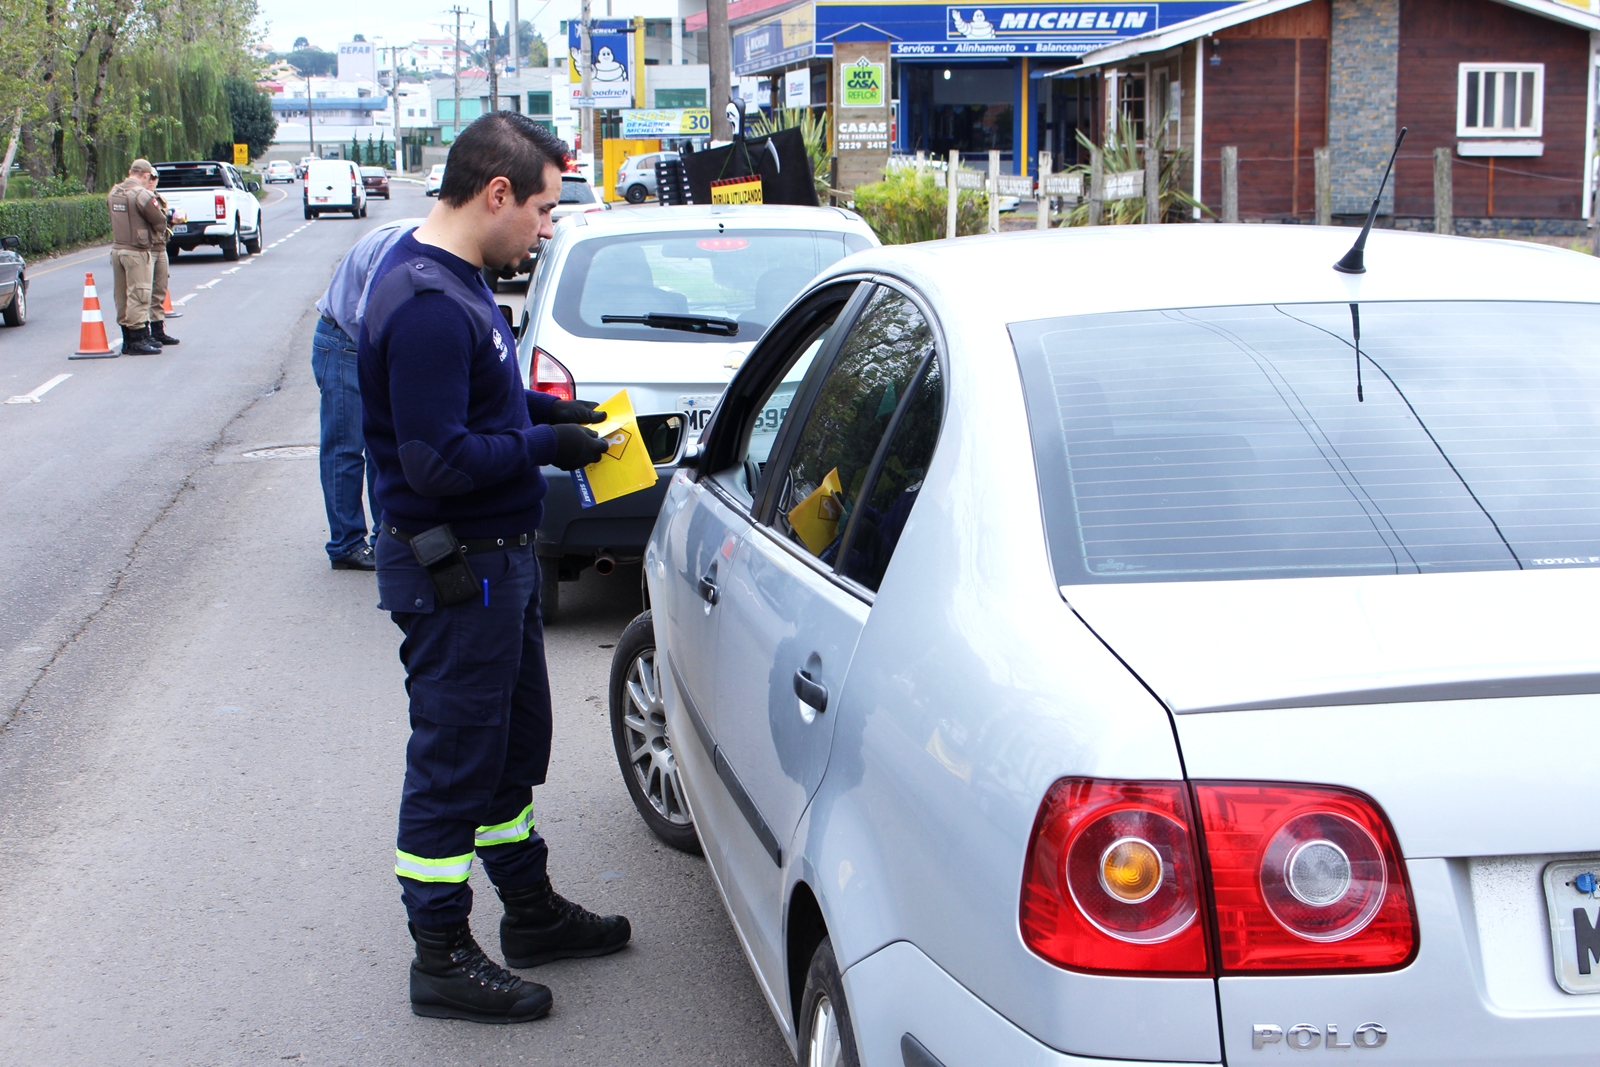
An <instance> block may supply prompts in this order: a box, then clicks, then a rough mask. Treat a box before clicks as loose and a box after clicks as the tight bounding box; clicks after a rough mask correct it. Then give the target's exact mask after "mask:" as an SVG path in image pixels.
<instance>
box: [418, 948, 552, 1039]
mask: <svg viewBox="0 0 1600 1067" xmlns="http://www.w3.org/2000/svg"><path fill="white" fill-rule="evenodd" d="M407 925H408V926H409V927H410V929H411V938H412V940H413V941H415V942H416V943H417V958H416V959H414V960H412V961H411V1010H412V1012H413V1013H415V1014H417V1015H425V1016H428V1017H429V1018H432V1019H468V1020H470V1021H472V1022H475V1023H525V1022H530V1021H532V1020H534V1019H542V1018H544V1017H545V1016H546V1015H547V1014H549V1012H550V1004H551V998H550V990H549V989H548V988H546V987H545V986H542V985H540V984H539V983H537V982H526V981H523V980H522V979H521V978H518V977H517V976H516V975H514V974H512V973H511V972H510V971H508V970H506V969H505V968H504V967H502V966H500V965H499V964H498V963H495V962H494V961H493V960H491V959H490V958H489V957H488V956H485V955H484V954H483V949H481V948H479V947H478V942H477V941H475V940H474V939H473V937H472V928H471V927H470V926H469V925H468V924H467V923H460V924H459V925H456V926H450V927H446V928H445V929H443V930H424V929H422V928H421V927H420V926H417V925H416V924H415V923H408V924H407Z"/></svg>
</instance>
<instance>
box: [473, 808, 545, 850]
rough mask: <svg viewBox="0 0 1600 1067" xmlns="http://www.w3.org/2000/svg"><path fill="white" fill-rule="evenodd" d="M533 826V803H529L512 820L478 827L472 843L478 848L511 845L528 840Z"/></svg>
mask: <svg viewBox="0 0 1600 1067" xmlns="http://www.w3.org/2000/svg"><path fill="white" fill-rule="evenodd" d="M533 827H534V822H533V805H532V804H529V805H528V806H527V807H525V808H523V809H522V813H521V814H520V815H518V816H517V817H516V818H515V819H512V820H511V821H510V822H503V823H498V824H496V825H494V826H480V827H478V830H477V832H476V833H475V834H473V835H472V843H473V844H474V845H475V846H477V847H478V848H486V847H488V846H489V845H509V844H511V843H512V842H514V841H526V840H527V839H528V834H529V832H530V831H532V830H533Z"/></svg>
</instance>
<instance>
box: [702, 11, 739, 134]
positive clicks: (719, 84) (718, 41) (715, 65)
mask: <svg viewBox="0 0 1600 1067" xmlns="http://www.w3.org/2000/svg"><path fill="white" fill-rule="evenodd" d="M706 30H707V31H708V33H709V36H710V40H709V42H708V43H709V45H710V48H711V99H710V100H709V101H707V103H709V104H710V105H711V139H712V140H714V141H728V140H732V139H733V129H732V128H731V127H730V126H729V125H728V113H727V107H728V100H729V98H730V97H731V96H732V95H733V70H732V69H731V68H732V64H733V52H732V49H731V47H730V45H729V43H728V0H706Z"/></svg>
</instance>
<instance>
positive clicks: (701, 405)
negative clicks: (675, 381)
mask: <svg viewBox="0 0 1600 1067" xmlns="http://www.w3.org/2000/svg"><path fill="white" fill-rule="evenodd" d="M721 399H722V394H721V393H696V394H695V395H693V396H687V395H686V396H680V397H678V410H679V411H681V412H683V413H684V414H685V415H687V416H688V418H689V429H690V430H691V431H694V432H699V431H700V430H703V429H705V428H706V423H707V422H708V421H709V420H710V418H711V412H712V410H713V409H714V408H715V407H716V406H717V401H718V400H721Z"/></svg>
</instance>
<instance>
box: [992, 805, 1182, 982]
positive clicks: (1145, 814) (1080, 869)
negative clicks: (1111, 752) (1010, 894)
mask: <svg viewBox="0 0 1600 1067" xmlns="http://www.w3.org/2000/svg"><path fill="white" fill-rule="evenodd" d="M1190 822H1191V819H1190V816H1189V801H1188V796H1187V793H1186V791H1185V789H1184V787H1183V783H1181V782H1105V781H1098V780H1095V779H1089V778H1066V779H1063V780H1061V781H1059V782H1057V783H1056V784H1055V785H1054V786H1052V787H1051V789H1050V792H1049V794H1048V795H1046V796H1045V799H1044V804H1043V805H1041V806H1040V808H1039V817H1038V819H1037V820H1036V821H1035V824H1034V829H1033V841H1032V842H1031V843H1030V845H1029V848H1028V861H1027V865H1026V867H1025V873H1024V875H1023V879H1022V939H1023V941H1025V942H1026V943H1027V945H1028V947H1029V948H1031V949H1033V951H1035V952H1037V953H1038V954H1039V955H1041V956H1043V957H1044V958H1045V959H1047V960H1049V961H1051V962H1052V963H1057V964H1060V965H1061V966H1063V967H1068V968H1071V969H1072V970H1075V971H1094V972H1100V973H1114V974H1120V973H1128V972H1134V973H1138V974H1168V975H1177V974H1188V975H1193V974H1208V973H1210V965H1209V963H1208V961H1207V948H1206V928H1205V924H1204V923H1203V922H1199V921H1197V920H1198V918H1199V915H1200V893H1199V878H1198V876H1197V869H1198V864H1197V863H1196V860H1195V849H1194V843H1193V840H1192V837H1191V835H1190V833H1189V826H1190Z"/></svg>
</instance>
